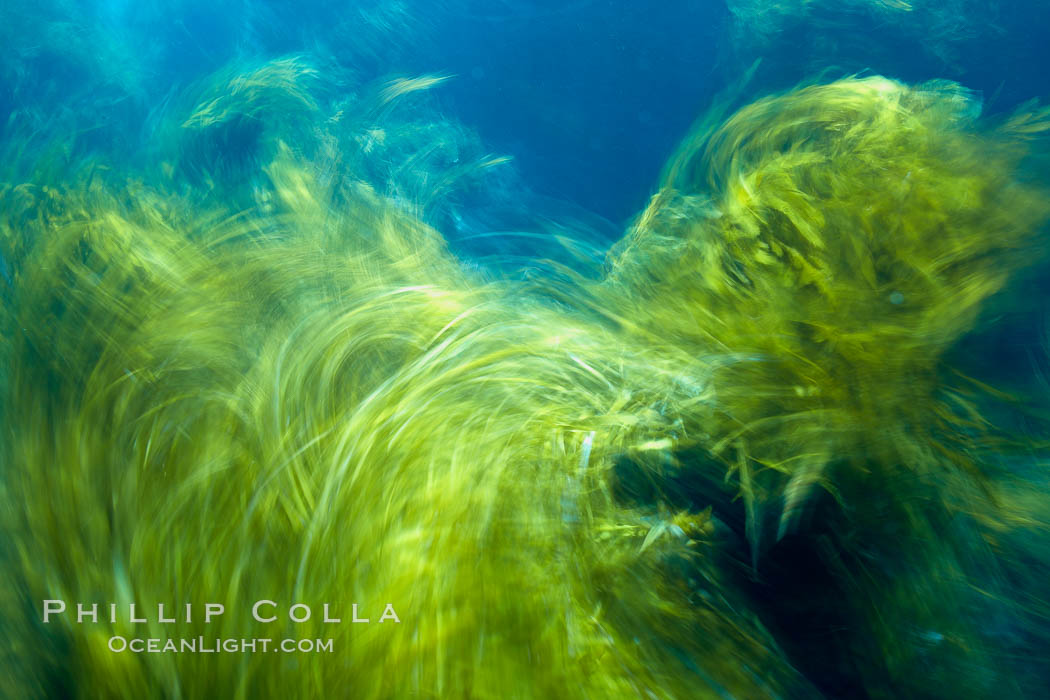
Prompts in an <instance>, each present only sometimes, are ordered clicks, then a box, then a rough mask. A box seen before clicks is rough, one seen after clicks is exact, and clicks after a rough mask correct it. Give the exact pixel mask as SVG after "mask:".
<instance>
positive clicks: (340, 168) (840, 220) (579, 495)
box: [0, 58, 1050, 698]
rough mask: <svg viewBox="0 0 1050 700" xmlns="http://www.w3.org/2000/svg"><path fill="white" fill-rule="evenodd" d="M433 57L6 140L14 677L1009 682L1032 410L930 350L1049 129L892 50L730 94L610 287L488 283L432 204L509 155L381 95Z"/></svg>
mask: <svg viewBox="0 0 1050 700" xmlns="http://www.w3.org/2000/svg"><path fill="white" fill-rule="evenodd" d="M437 82H438V80H436V78H435V77H434V76H428V77H419V78H402V79H398V80H396V81H394V82H389V81H388V82H385V83H384V84H383V85H381V86H376V87H374V88H367V87H364V86H363V87H361V89H360V90H358V91H357V92H356V93H355V97H354V99H353V100H350V101H346V102H345V103H340V102H338V101H336V100H332V99H329V98H328V97H326V96H325V91H326V90H327V89H328V88H329V87H330V86H329V85H327V84H326V76H325V72H324V71H323V70H320V69H318V68H317V67H316V66H314V65H313V64H311V63H310V62H309V61H307V60H305V59H302V58H284V59H278V60H276V61H271V62H268V63H260V64H254V65H237V66H234V67H232V68H230V69H227V70H225V71H220V72H219V73H218V74H216V75H215V76H214V77H213V78H212V79H211V80H210V81H206V82H205V83H203V84H201V85H198V86H197V87H195V88H193V89H191V90H189V91H188V92H187V94H186V95H184V96H183V98H182V99H172V100H171V103H170V104H171V105H172V106H171V108H170V110H169V111H168V112H167V113H164V114H159V115H157V116H156V120H157V121H156V125H155V129H154V133H155V134H157V139H156V142H155V143H154V144H153V145H152V148H154V149H155V152H156V154H157V155H158V158H157V159H156V162H157V163H159V165H157V166H155V167H150V166H141V167H139V166H136V165H134V164H129V163H127V162H122V161H120V160H112V161H108V160H106V159H105V158H103V157H101V156H86V155H76V153H77V151H76V149H74V148H67V149H63V148H61V147H54V146H52V147H51V148H50V149H48V150H44V149H43V148H41V147H38V146H29V145H26V143H27V142H22V141H19V140H18V139H13V140H11V142H10V143H9V144H8V148H9V149H10V150H11V152H12V153H13V154H14V155H13V156H12V157H11V158H9V159H7V160H6V162H7V163H9V166H8V172H7V173H6V174H5V183H4V185H3V188H2V190H0V205H2V210H0V211H2V217H3V218H2V221H0V237H2V238H0V240H2V246H3V247H2V249H0V255H2V258H3V263H4V275H3V280H2V281H0V288H2V290H3V291H2V298H3V304H2V308H0V319H2V326H0V331H2V338H3V346H2V349H3V353H4V355H5V357H4V362H3V364H2V365H0V366H2V367H3V370H2V375H0V390H2V392H3V400H2V403H0V412H2V413H0V417H2V419H3V422H4V438H3V441H2V443H0V449H2V450H3V452H2V455H3V480H2V488H3V490H2V492H0V497H2V499H3V512H2V517H3V525H4V530H5V532H7V533H8V535H9V536H8V537H7V538H6V539H5V544H4V545H3V549H2V550H0V551H2V556H3V560H4V561H3V564H4V566H3V571H4V586H3V594H2V595H3V605H4V609H5V611H10V613H5V616H4V618H3V620H2V622H0V624H2V625H3V635H2V639H3V640H4V646H3V655H4V656H3V659H2V664H3V667H4V673H3V675H2V676H0V684H3V685H2V687H3V690H4V694H5V695H9V696H11V697H55V696H74V697H85V698H87V697H126V698H142V697H243V698H248V697H314V696H317V697H341V696H342V697H354V698H402V697H493V698H495V697H499V698H506V697H521V698H532V697H537V698H540V697H550V698H561V697H596V698H615V697H639V696H642V697H680V698H694V697H715V698H717V697H723V698H724V697H740V698H762V697H769V698H774V697H813V696H816V695H819V694H820V693H822V692H823V693H826V694H828V695H831V696H834V695H838V696H852V697H862V696H864V695H865V694H866V695H868V696H871V697H892V696H901V695H903V696H907V697H932V696H942V697H987V695H988V694H989V693H991V692H993V691H996V692H1009V693H1013V692H1015V691H1016V693H1017V694H1023V693H1024V692H1027V691H1028V686H1027V685H1026V684H1027V683H1029V680H1028V679H1026V678H1024V677H1023V673H1022V672H1021V671H1020V670H1019V668H1018V666H1017V663H1016V661H1015V660H1014V659H1015V658H1016V657H1017V656H1018V655H1019V654H1024V653H1029V654H1031V653H1035V650H1038V649H1040V648H1042V649H1045V648H1046V647H1045V646H1042V647H1040V646H1039V645H1040V644H1044V643H1045V640H1044V639H1041V638H1040V637H1039V632H1038V620H1039V619H1040V616H1041V615H1045V613H1046V610H1045V607H1044V606H1045V604H1044V603H1043V602H1032V600H1031V596H1032V595H1033V593H1034V592H1035V590H1036V589H1035V588H1034V586H1035V585H1036V584H1035V583H1034V582H1033V581H1031V580H1030V579H1026V578H1024V577H1023V576H1020V575H1018V570H1019V567H1018V566H1017V561H1018V560H1019V559H1020V558H1021V555H1020V551H1021V550H1022V548H1023V547H1025V546H1026V545H1024V544H1023V543H1024V542H1025V541H1026V538H1027V537H1033V538H1035V537H1040V538H1044V539H1041V540H1039V541H1044V542H1045V533H1043V532H1042V526H1043V525H1044V524H1045V523H1046V516H1047V512H1046V499H1045V489H1043V490H1041V491H1039V492H1038V494H1037V495H1032V491H1031V490H1030V489H1028V488H1026V487H1027V486H1028V485H1030V484H1036V483H1039V484H1044V485H1045V480H1044V481H1042V482H1040V481H1037V480H1036V479H1035V478H1034V477H1032V476H1031V475H1029V474H1028V473H1027V472H1026V471H1025V470H1019V469H1014V470H1010V469H1007V468H1006V465H1008V464H1009V463H1010V461H1011V460H1014V461H1017V462H1024V463H1027V464H1031V462H1032V453H1033V452H1034V451H1035V450H1037V449H1040V448H1042V447H1043V445H1042V442H1041V438H1042V435H1035V434H1033V433H1032V432H1031V431H1030V432H1024V433H1017V434H1013V433H1010V432H1009V431H1006V430H1004V429H1003V427H1002V426H996V425H992V424H990V422H989V421H988V420H987V419H985V418H984V417H983V416H984V413H983V412H984V409H986V408H987V407H988V406H990V405H992V404H996V403H1009V400H1008V398H1006V397H1003V396H1002V395H1001V394H999V393H996V392H995V391H994V390H992V389H991V388H990V387H987V386H985V385H984V384H982V383H981V382H979V381H977V380H976V379H974V378H967V377H966V376H963V375H962V374H960V373H959V372H953V371H952V370H953V368H952V366H951V363H950V362H949V361H948V359H947V358H948V357H949V355H950V353H949V351H950V350H951V349H952V348H953V347H954V346H955V345H956V344H957V343H958V342H959V341H960V339H961V338H963V337H964V336H965V335H966V334H967V333H970V332H971V331H973V330H974V329H975V327H976V326H977V325H978V324H979V321H980V311H981V309H982V308H983V306H984V304H985V303H986V301H987V300H988V299H989V298H990V297H992V296H993V295H1001V294H1004V293H1007V292H1006V291H1005V290H1008V283H1009V281H1010V278H1011V275H1012V274H1013V273H1015V272H1016V271H1017V270H1019V269H1020V268H1021V267H1022V266H1024V265H1026V264H1029V263H1031V262H1032V261H1033V260H1034V259H1035V258H1036V257H1037V256H1038V255H1039V254H1040V253H1041V252H1042V251H1041V248H1040V245H1039V239H1038V237H1037V234H1038V232H1039V231H1040V229H1041V227H1042V226H1043V225H1044V223H1045V221H1046V218H1047V216H1048V213H1050V212H1048V210H1047V202H1048V200H1047V197H1046V193H1045V191H1044V190H1043V185H1042V184H1041V183H1040V182H1038V181H1037V180H1035V179H1033V177H1032V176H1031V175H1030V173H1029V172H1028V168H1029V164H1030V163H1031V161H1032V159H1033V158H1036V157H1038V156H1039V155H1040V154H1039V153H1038V152H1037V149H1039V148H1043V145H1042V144H1041V142H1040V141H1039V138H1038V137H1039V136H1040V135H1041V133H1042V132H1043V131H1044V130H1045V126H1046V115H1045V114H1044V113H1041V112H1039V111H1038V110H1035V109H1034V108H1033V109H1032V110H1029V111H1027V112H1024V113H1019V114H1017V115H1014V116H1013V117H1012V118H1011V119H1008V120H1004V121H1002V122H1001V123H999V124H998V125H991V124H985V123H982V122H981V121H980V120H979V119H978V118H977V114H978V112H979V109H978V108H977V107H976V106H975V102H974V100H973V98H972V96H970V95H969V94H968V93H967V92H966V91H964V90H963V89H962V88H960V87H959V86H957V85H953V84H947V83H934V84H927V85H920V86H915V87H908V86H905V85H903V84H900V83H897V82H894V81H891V80H887V79H884V78H868V79H847V80H842V81H838V82H835V83H831V84H827V85H811V86H807V87H802V88H799V89H797V90H795V91H792V92H789V93H786V94H783V95H780V96H775V97H770V98H766V99H762V100H759V101H758V102H755V103H754V104H752V105H750V106H747V107H744V108H743V109H741V110H740V111H738V112H737V113H736V114H734V115H733V116H731V117H729V118H728V119H726V120H724V121H722V122H721V123H717V122H718V120H714V122H715V123H712V120H708V121H707V122H704V123H703V125H702V126H700V127H698V128H697V130H696V132H695V133H694V134H691V135H690V136H689V137H688V138H687V139H686V141H685V142H684V143H683V145H682V148H681V150H680V152H679V153H678V154H677V155H676V156H675V157H674V158H673V159H672V161H671V162H670V164H669V165H668V168H667V172H666V176H665V178H664V180H663V182H662V183H661V184H660V189H659V190H658V193H657V194H656V195H655V196H654V198H653V200H652V202H651V204H650V206H649V207H648V208H647V209H646V210H645V211H644V212H643V213H642V214H641V215H640V216H639V218H638V219H637V221H636V222H635V224H634V225H633V227H632V229H631V231H630V232H629V233H628V235H627V236H626V237H625V238H624V239H623V241H621V242H620V243H619V244H618V245H617V246H616V247H615V249H614V250H613V251H612V253H611V254H610V256H609V258H608V261H607V266H606V270H605V272H604V273H603V274H601V275H585V274H578V271H576V270H573V269H571V268H563V267H557V266H555V267H553V268H552V269H553V270H556V271H557V274H546V273H545V274H538V275H531V276H527V277H526V279H524V280H521V279H520V278H519V277H518V276H515V275H505V274H501V272H500V271H499V270H498V269H494V268H490V267H486V266H483V265H477V264H473V263H471V262H470V261H465V260H462V259H460V258H458V257H457V256H456V255H455V254H454V253H453V252H452V251H451V250H450V248H449V246H448V244H447V242H446V240H445V238H444V237H443V236H442V235H441V234H440V233H439V232H438V231H436V230H435V229H434V228H432V227H431V226H429V225H427V223H426V222H425V219H426V213H427V206H428V204H429V203H431V202H433V201H435V198H439V197H441V196H444V193H447V192H449V191H452V190H455V188H456V187H457V186H458V185H459V184H461V183H463V182H465V181H467V180H469V179H470V178H471V177H474V176H479V174H481V175H484V174H485V173H488V172H489V171H491V170H493V169H496V168H499V167H500V166H501V165H503V163H502V162H501V161H500V160H499V159H498V158H497V159H493V158H491V157H488V156H487V155H485V154H479V155H477V157H471V158H460V157H458V156H457V157H455V158H444V157H442V156H441V154H440V153H434V152H425V151H420V150H419V149H418V148H417V145H418V144H419V143H420V140H419V139H418V134H419V132H418V131H416V130H415V128H416V127H415V126H413V122H412V121H411V120H409V119H406V118H404V117H403V116H402V115H399V114H398V113H397V111H396V105H397V103H398V102H399V101H401V100H406V99H413V98H414V97H417V96H418V94H417V93H418V92H419V90H417V88H419V89H422V88H427V87H430V86H433V85H434V84H436V83H437ZM446 133H449V132H446ZM424 140H425V139H424ZM32 143H34V144H36V143H39V141H33V142H32ZM399 143H401V144H410V145H409V146H406V147H405V148H404V152H409V153H410V155H408V156H406V157H404V158H402V157H401V156H399V155H396V154H398V153H402V151H399V150H398V147H397V144H399ZM453 143H462V140H457V139H450V140H449V141H448V142H444V143H443V144H442V145H443V146H448V147H451V146H450V144H453ZM438 150H439V151H440V150H441V149H438ZM402 166H403V167H402ZM567 246H569V247H571V245H569V244H568V243H567ZM584 257H585V256H584ZM1019 533H1021V534H1019ZM1043 549H1044V550H1045V547H1044V548H1043ZM1043 553H1044V554H1045V552H1043ZM1025 556H1026V557H1027V558H1028V560H1029V562H1030V563H1032V565H1033V566H1036V565H1038V566H1044V565H1045V561H1046V558H1045V556H1041V552H1040V550H1039V549H1038V548H1032V549H1031V551H1027V550H1026V551H1025ZM801 569H805V570H806V572H805V573H803V572H801ZM45 599H61V600H65V601H69V602H70V603H71V604H72V603H73V602H84V603H86V604H88V605H90V604H91V603H95V602H98V603H100V604H101V605H100V608H101V614H100V615H99V621H98V622H97V623H92V622H85V623H80V624H78V623H77V622H76V621H75V616H73V615H69V614H67V615H64V616H61V617H60V618H58V619H54V620H52V621H51V622H50V623H49V624H47V625H44V624H42V620H41V614H40V613H41V605H42V601H43V600H45ZM258 600H274V601H278V602H279V605H280V606H281V608H285V609H286V608H287V606H290V605H291V604H292V603H295V602H302V603H307V604H311V605H312V606H313V608H314V611H313V613H314V614H313V616H312V617H311V619H310V620H309V621H307V622H303V623H300V624H293V623H291V622H289V621H288V619H287V618H286V617H282V618H281V619H280V620H279V621H278V622H275V623H272V624H271V625H268V626H265V627H264V626H262V625H260V624H259V623H257V622H254V621H253V620H252V619H251V617H250V614H249V611H250V607H251V605H252V604H253V603H254V602H255V601H258ZM111 602H112V603H116V604H117V605H118V607H119V608H120V610H121V613H120V615H119V616H118V618H117V620H116V622H110V621H109V618H108V605H106V604H107V603H111ZM131 603H134V604H136V605H137V606H138V608H139V610H146V611H149V610H156V609H157V605H158V604H165V605H166V606H169V607H168V609H169V610H171V609H173V608H175V607H179V608H181V607H182V606H185V605H186V604H192V605H193V606H194V609H195V610H196V611H197V613H196V614H195V615H194V616H193V618H192V621H189V622H187V621H185V620H184V619H183V618H182V616H181V614H180V615H178V616H177V617H178V620H179V621H178V622H175V623H170V624H168V623H160V622H158V620H157V618H156V616H149V618H148V619H149V621H148V622H145V623H138V624H134V623H131V622H129V620H128V616H127V615H126V614H124V612H123V611H126V610H127V606H128V605H129V604H131ZM206 603H222V604H224V605H225V608H226V610H227V613H226V614H224V615H223V616H221V617H219V618H216V619H213V620H211V621H210V622H205V621H204V620H203V616H202V615H201V614H200V611H202V610H203V607H204V605H205V604H206ZM322 603H330V604H332V605H333V606H341V607H342V609H341V610H338V611H333V614H335V615H337V616H339V617H341V619H342V621H343V622H342V623H341V624H326V623H324V621H323V619H322V616H321V615H320V613H319V607H320V605H321V604H322ZM351 603H358V604H360V606H361V608H362V610H361V614H362V615H363V616H368V617H371V618H372V620H373V622H372V623H371V624H369V625H354V624H352V623H350V622H349V620H350V617H351V615H350V612H349V606H350V604H351ZM388 603H389V604H392V605H393V606H394V607H395V608H396V609H397V613H398V615H399V617H400V622H399V623H384V624H376V619H377V618H378V617H379V616H380V614H381V612H382V611H383V608H384V606H385V605H386V604H388ZM339 613H341V614H339ZM989 619H994V620H995V621H996V624H995V625H987V624H985V621H987V620H989ZM115 635H120V636H124V637H128V638H131V637H158V638H194V637H198V636H203V637H206V638H208V639H214V638H222V639H239V638H252V637H263V636H266V637H273V638H275V639H280V638H282V637H293V638H299V639H311V638H319V639H325V638H330V639H332V640H333V646H334V653H332V654H317V655H291V654H269V655H264V654H237V655H229V654H190V653H185V654H172V653H167V654H150V653H146V654H133V653H128V652H125V653H113V652H111V651H110V649H109V647H108V644H109V641H110V639H111V637H113V636H115ZM1004 638H1007V639H1004ZM1004 688H1005V689H1007V690H1006V691H1002V690H999V689H1004Z"/></svg>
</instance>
